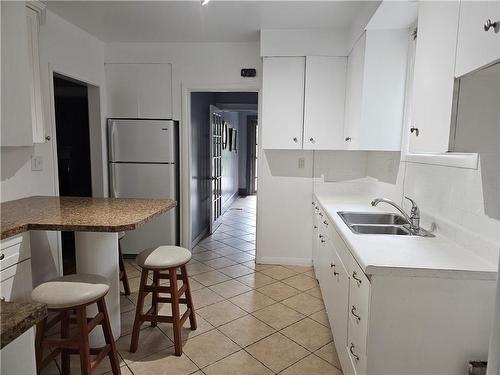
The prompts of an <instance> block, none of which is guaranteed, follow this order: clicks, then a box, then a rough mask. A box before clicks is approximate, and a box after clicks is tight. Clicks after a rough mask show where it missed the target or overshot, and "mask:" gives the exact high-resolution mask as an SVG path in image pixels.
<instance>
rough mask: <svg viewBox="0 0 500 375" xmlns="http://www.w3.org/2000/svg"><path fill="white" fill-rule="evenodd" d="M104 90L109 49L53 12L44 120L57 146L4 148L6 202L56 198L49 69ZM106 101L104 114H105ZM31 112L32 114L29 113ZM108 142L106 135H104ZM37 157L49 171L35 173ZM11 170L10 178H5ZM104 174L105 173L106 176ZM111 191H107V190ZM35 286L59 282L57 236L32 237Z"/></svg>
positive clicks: (43, 33) (44, 36) (43, 47)
mask: <svg viewBox="0 0 500 375" xmlns="http://www.w3.org/2000/svg"><path fill="white" fill-rule="evenodd" d="M50 68H52V69H53V70H54V71H56V72H58V73H61V74H64V75H67V76H70V77H73V78H76V79H79V80H81V81H84V82H87V83H91V84H93V85H96V86H100V87H101V89H103V88H104V45H103V43H102V42H100V41H99V40H97V39H96V38H94V37H92V36H91V35H90V34H88V33H86V32H85V31H83V30H81V29H79V28H77V27H76V26H74V25H72V24H70V23H68V22H67V21H65V20H63V19H62V18H60V17H59V16H57V15H55V14H53V13H52V12H50V11H47V14H46V23H45V24H43V25H42V26H41V28H40V72H41V73H40V74H41V85H42V96H43V99H44V103H43V104H44V119H45V126H46V129H47V134H49V135H51V136H52V141H50V142H47V143H45V144H36V145H34V146H33V147H22V148H2V150H1V156H2V183H1V189H2V196H1V199H2V201H7V200H12V199H18V198H23V197H27V196H30V195H56V194H57V190H58V189H57V186H56V175H55V174H56V173H57V172H56V171H57V160H56V159H55V158H56V153H55V149H56V147H55V142H54V141H55V132H54V129H55V128H54V123H53V93H52V91H51V86H52V83H51V81H52V77H51V76H50V74H49V69H50ZM104 105H105V103H104V101H103V96H102V95H101V102H100V108H101V111H102V109H103V108H104ZM26 110H29V108H27V109H26ZM102 118H103V117H102ZM102 135H103V136H104V132H103V133H102ZM31 155H37V156H42V157H43V171H38V172H36V171H31V161H30V158H31ZM4 168H6V170H7V172H8V173H7V174H4V172H5V170H4ZM102 173H103V174H104V173H105V171H103V172H102ZM104 189H106V190H107V188H106V187H104V188H103V190H104ZM31 245H32V258H33V259H32V261H33V264H34V265H36V266H34V267H33V283H34V284H35V285H36V284H38V283H39V282H41V281H43V280H45V279H47V278H50V277H53V276H55V275H56V274H57V272H58V271H59V268H60V264H59V262H60V257H59V253H58V243H57V233H56V232H43V231H41V232H38V231H33V232H32V233H31Z"/></svg>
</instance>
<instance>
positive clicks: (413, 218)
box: [372, 197, 420, 233]
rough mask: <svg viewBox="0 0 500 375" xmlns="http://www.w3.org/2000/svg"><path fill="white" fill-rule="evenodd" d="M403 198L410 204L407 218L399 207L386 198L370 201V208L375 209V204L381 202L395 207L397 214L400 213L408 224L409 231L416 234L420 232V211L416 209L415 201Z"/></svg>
mask: <svg viewBox="0 0 500 375" xmlns="http://www.w3.org/2000/svg"><path fill="white" fill-rule="evenodd" d="M405 198H406V199H408V200H409V201H410V202H411V211H410V216H408V215H407V214H406V212H405V211H404V210H403V209H402V208H401V207H400V206H398V205H397V204H396V203H395V202H394V201H391V200H390V199H387V198H377V199H374V200H373V201H372V206H374V207H375V206H376V205H377V204H379V203H381V202H383V203H387V204H390V205H391V206H393V207H395V208H396V209H397V210H398V211H399V212H401V214H402V215H403V217H404V218H405V219H406V220H407V221H408V223H409V224H410V229H411V230H412V231H413V232H415V233H418V232H419V231H420V209H419V208H418V206H417V204H416V203H415V201H414V200H413V199H411V198H408V197H405Z"/></svg>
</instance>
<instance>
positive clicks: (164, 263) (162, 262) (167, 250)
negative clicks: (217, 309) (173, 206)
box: [130, 246, 196, 356]
mask: <svg viewBox="0 0 500 375" xmlns="http://www.w3.org/2000/svg"><path fill="white" fill-rule="evenodd" d="M190 259H191V252H190V251H189V250H187V249H184V248H183V247H179V246H160V247H157V248H155V249H148V250H144V251H143V252H142V253H140V254H139V255H138V256H137V258H136V262H137V264H138V265H139V266H140V267H141V268H142V273H141V283H140V286H139V296H138V299H137V309H136V312H135V320H134V329H133V331H132V340H131V342H130V351H131V352H132V353H135V351H136V350H137V345H138V342H139V331H140V329H141V325H142V323H144V322H151V326H152V327H154V326H156V324H157V323H158V322H160V323H172V324H173V329H174V346H175V355H176V356H180V355H181V354H182V341H181V328H182V325H183V324H184V322H185V321H186V319H187V318H188V317H189V322H190V325H191V329H192V330H195V329H196V316H195V313H194V307H193V300H192V297H191V289H190V288H189V279H188V275H187V271H186V263H187V262H189V260H190ZM178 268H179V269H180V274H177V269H178ZM149 271H152V272H153V281H152V283H151V284H149V285H148V284H147V280H148V275H149ZM178 278H180V279H181V280H182V286H181V287H180V288H179V287H178V284H177V280H178ZM162 279H168V280H169V281H170V285H169V286H161V285H160V280H162ZM148 293H152V306H151V308H150V309H149V310H148V311H147V312H146V313H144V312H143V311H144V299H145V298H146V296H147V295H148ZM160 293H167V294H169V295H170V296H169V297H160ZM183 294H184V295H185V298H181V297H182V295H183ZM159 303H170V304H171V305H172V316H167V315H158V311H159V309H158V304H159ZM180 303H182V304H185V305H187V310H186V312H185V313H184V314H183V315H182V317H181V316H180V313H179V304H180Z"/></svg>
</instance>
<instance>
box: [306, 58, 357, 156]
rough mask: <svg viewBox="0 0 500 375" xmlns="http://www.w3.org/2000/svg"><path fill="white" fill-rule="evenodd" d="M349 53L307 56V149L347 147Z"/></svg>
mask: <svg viewBox="0 0 500 375" xmlns="http://www.w3.org/2000/svg"><path fill="white" fill-rule="evenodd" d="M346 70H347V58H346V57H324V56H307V57H306V83H305V105H304V141H303V145H304V150H331V149H339V148H343V147H344V139H343V138H344V137H343V135H344V134H343V133H344V106H345V88H346V86H345V85H346Z"/></svg>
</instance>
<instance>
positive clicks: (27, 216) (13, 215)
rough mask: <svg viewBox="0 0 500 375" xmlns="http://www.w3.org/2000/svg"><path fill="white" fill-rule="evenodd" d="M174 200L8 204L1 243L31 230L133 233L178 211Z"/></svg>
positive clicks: (78, 199) (70, 199)
mask: <svg viewBox="0 0 500 375" xmlns="http://www.w3.org/2000/svg"><path fill="white" fill-rule="evenodd" d="M176 204H177V203H176V202H175V201H174V200H171V199H133V198H86V197H50V196H34V197H29V198H23V199H18V200H14V201H9V202H4V203H2V204H1V205H0V210H1V213H2V215H1V222H0V227H1V239H5V238H8V237H11V236H14V235H16V234H19V233H22V232H26V231H28V230H57V231H86V232H119V231H126V230H133V229H136V228H138V227H139V226H141V225H142V224H144V223H146V222H147V221H149V220H151V219H153V218H154V217H156V216H158V215H160V214H162V213H164V212H166V211H168V210H170V209H172V208H174V207H175V206H176Z"/></svg>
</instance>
